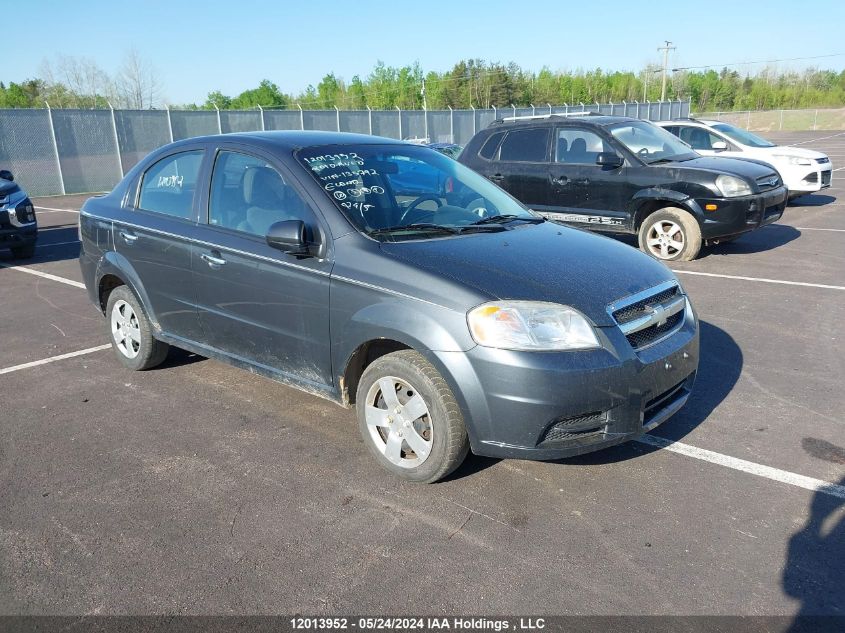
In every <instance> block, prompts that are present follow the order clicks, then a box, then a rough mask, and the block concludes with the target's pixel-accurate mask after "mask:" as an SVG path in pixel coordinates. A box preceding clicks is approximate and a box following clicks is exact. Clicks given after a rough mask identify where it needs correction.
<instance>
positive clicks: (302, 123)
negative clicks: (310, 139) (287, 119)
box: [296, 103, 305, 130]
mask: <svg viewBox="0 0 845 633" xmlns="http://www.w3.org/2000/svg"><path fill="white" fill-rule="evenodd" d="M296 107H297V108H299V129H300V130H304V129H305V115H304V114H303V112H302V106H301V105H299V104H298V103H297V104H296Z"/></svg>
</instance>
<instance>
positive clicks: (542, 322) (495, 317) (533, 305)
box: [467, 301, 600, 351]
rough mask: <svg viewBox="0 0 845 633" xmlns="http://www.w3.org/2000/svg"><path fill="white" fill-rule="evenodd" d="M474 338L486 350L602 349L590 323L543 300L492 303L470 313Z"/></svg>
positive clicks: (566, 308)
mask: <svg viewBox="0 0 845 633" xmlns="http://www.w3.org/2000/svg"><path fill="white" fill-rule="evenodd" d="M467 324H468V325H469V331H470V333H471V334H472V338H473V339H475V342H476V343H478V344H479V345H483V346H484V347H496V348H499V349H511V350H526V351H528V350H530V351H538V350H574V349H592V348H596V347H600V344H599V341H598V338H597V337H596V331H595V329H593V326H592V325H591V324H590V322H589V321H587V319H586V318H585V317H584V316H583V315H582V314H581V313H580V312H578V311H577V310H575V309H573V308H570V307H569V306H565V305H560V304H557V303H547V302H544V301H493V302H491V303H485V304H483V305H480V306H478V307H477V308H474V309H472V310H470V311H469V313H468V314H467Z"/></svg>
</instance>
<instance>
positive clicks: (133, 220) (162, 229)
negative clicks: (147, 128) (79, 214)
mask: <svg viewBox="0 0 845 633" xmlns="http://www.w3.org/2000/svg"><path fill="white" fill-rule="evenodd" d="M205 154H206V152H205V148H204V147H203V146H201V145H198V146H193V147H192V146H186V147H181V148H179V150H178V151H176V152H174V153H171V154H168V155H166V156H164V157H162V158H160V159H159V160H158V161H156V162H155V163H153V164H152V165H151V166H150V167H149V169H147V170H146V171H145V172H144V173H143V175H142V176H141V177H140V182H139V185H138V187H137V189H136V195H135V196H134V199H132V200H129V201H128V202H127V204H126V207H125V208H124V209H122V210H121V211H120V213H119V214H117V215H116V216H115V223H114V247H115V250H116V251H117V253H118V254H119V255H121V256H122V257H124V258H126V260H127V261H128V262H129V264H130V266H131V267H132V269H134V270H135V273H136V274H137V280H135V283H136V284H137V285H138V286H139V288H138V291H139V292H141V293H143V294H145V295H146V297H142V301H143V302H145V304H146V306H147V308H148V309H149V310H150V311H151V312H152V314H151V315H150V316H151V317H153V319H154V321H155V322H157V323H158V324H159V325H160V326H161V329H162V330H163V331H164V332H166V333H167V334H171V335H173V336H178V337H181V338H186V339H189V340H194V339H196V338H197V337H198V335H199V329H198V324H197V312H196V295H195V293H194V285H193V279H192V272H191V242H190V239H191V236H192V234H193V231H194V228H195V226H196V215H197V193H196V192H197V183H198V182H199V181H200V178H201V172H202V169H203V161H204V157H205Z"/></svg>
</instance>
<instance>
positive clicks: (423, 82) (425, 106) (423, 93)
mask: <svg viewBox="0 0 845 633" xmlns="http://www.w3.org/2000/svg"><path fill="white" fill-rule="evenodd" d="M420 94H422V98H423V110H428V105H427V103H426V100H425V77H423V80H422V90H420Z"/></svg>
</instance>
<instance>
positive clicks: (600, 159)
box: [596, 152, 624, 168]
mask: <svg viewBox="0 0 845 633" xmlns="http://www.w3.org/2000/svg"><path fill="white" fill-rule="evenodd" d="M623 163H624V161H623V160H622V157H621V156H620V155H619V154H617V153H616V152H599V154H598V156H596V165H601V166H602V167H614V168H615V167H622V164H623Z"/></svg>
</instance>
